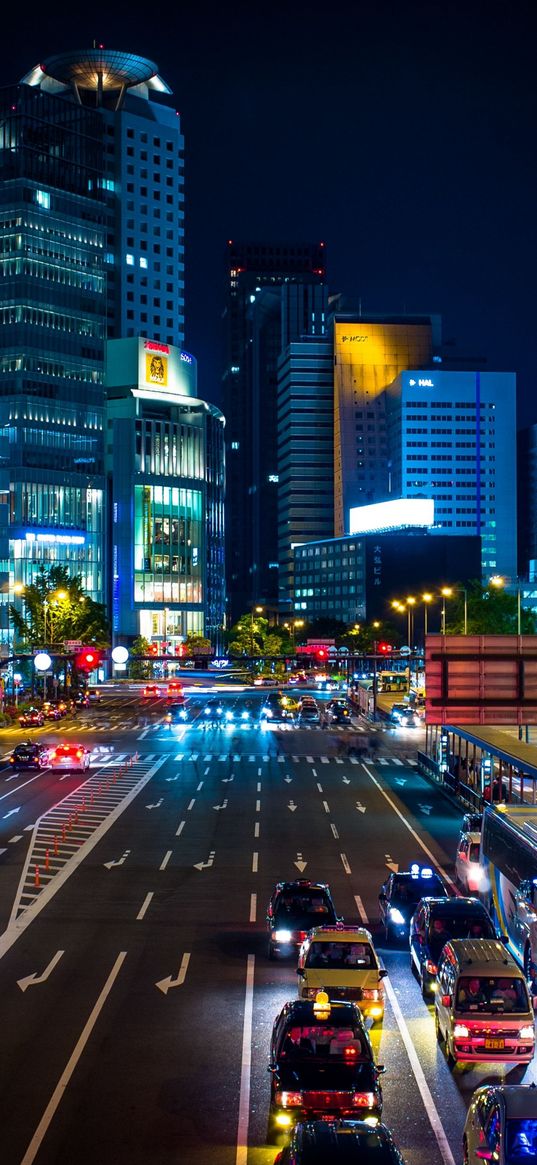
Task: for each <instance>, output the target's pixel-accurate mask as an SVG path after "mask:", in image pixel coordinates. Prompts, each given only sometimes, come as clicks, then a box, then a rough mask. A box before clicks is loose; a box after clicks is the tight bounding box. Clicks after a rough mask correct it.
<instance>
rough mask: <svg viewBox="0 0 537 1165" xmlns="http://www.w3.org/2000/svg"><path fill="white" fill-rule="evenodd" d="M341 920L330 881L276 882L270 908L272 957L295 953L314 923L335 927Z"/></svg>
mask: <svg viewBox="0 0 537 1165" xmlns="http://www.w3.org/2000/svg"><path fill="white" fill-rule="evenodd" d="M338 921H340V919H338V916H337V914H336V908H335V906H334V902H333V899H332V894H331V893H330V887H329V885H328V883H327V882H311V881H310V880H309V879H307V878H297V879H296V880H295V881H294V882H277V883H276V886H275V887H274V890H273V891H272V894H271V896H270V902H269V904H268V907H267V929H268V957H269V959H276V958H278V956H280V957H282V958H284V957H286V956H289V955H291V954H293V952H295V951H297V950H298V949H299V947H300V945H301V943H302V942H303V941H304V939H305V937H306V935H307V933H308V931H309V930H311V928H312V927H313V926H319V923H321V924H322V925H325V924H326V925H328V926H335V924H336V923H337V922H338Z"/></svg>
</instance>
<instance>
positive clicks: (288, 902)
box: [275, 893, 336, 930]
mask: <svg viewBox="0 0 537 1165" xmlns="http://www.w3.org/2000/svg"><path fill="white" fill-rule="evenodd" d="M335 920H336V919H335V914H334V911H333V909H332V906H331V905H330V902H329V901H328V899H327V898H326V897H325V896H324V895H323V894H322V893H317V894H300V895H289V896H288V897H285V896H284V897H282V898H280V900H279V902H278V903H277V906H276V911H275V921H276V923H277V925H278V926H285V925H287V926H289V925H291V924H292V925H293V926H295V927H297V928H298V929H299V930H311V928H312V927H313V926H326V924H327V923H328V922H335Z"/></svg>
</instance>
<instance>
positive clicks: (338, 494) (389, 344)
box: [334, 317, 433, 537]
mask: <svg viewBox="0 0 537 1165" xmlns="http://www.w3.org/2000/svg"><path fill="white" fill-rule="evenodd" d="M432 354H433V322H432V319H431V317H407V318H402V319H401V318H400V319H398V320H396V319H393V320H385V321H382V320H381V321H379V320H376V321H375V320H371V319H367V318H360V319H354V320H343V319H341V318H340V319H338V318H337V317H336V320H335V322H334V524H335V531H334V532H335V535H336V537H340V536H342V535H343V534H345V533H347V524H348V517H349V508H350V506H359V505H362V504H364V505H365V504H368V503H369V502H376V501H384V500H386V499H387V498H389V497H390V493H391V481H390V465H389V461H388V455H387V443H386V413H385V396H384V391H385V389H386V388H387V387H388V385H389V384H391V383H392V382H393V381H394V380H395V378H396V377H397V376H398V375H399V373H400V372H403V371H405V370H407V369H409V368H420V367H423V366H427V365H429V363H430V361H431V359H432Z"/></svg>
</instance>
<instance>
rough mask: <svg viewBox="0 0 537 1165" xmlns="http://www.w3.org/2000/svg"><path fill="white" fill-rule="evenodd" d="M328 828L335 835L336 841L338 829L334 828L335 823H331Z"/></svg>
mask: <svg viewBox="0 0 537 1165" xmlns="http://www.w3.org/2000/svg"><path fill="white" fill-rule="evenodd" d="M330 829H331V830H332V833H333V834H334V837H335V839H336V841H337V839H338V838H339V833H338V831H337V829H336V827H335V825H334V824H333V823H332V825H331V826H330Z"/></svg>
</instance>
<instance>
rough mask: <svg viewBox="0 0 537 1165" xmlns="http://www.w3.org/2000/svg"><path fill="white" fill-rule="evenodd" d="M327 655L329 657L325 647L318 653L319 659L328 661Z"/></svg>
mask: <svg viewBox="0 0 537 1165" xmlns="http://www.w3.org/2000/svg"><path fill="white" fill-rule="evenodd" d="M327 655H328V652H327V651H325V649H324V647H320V648H319V650H318V652H317V659H326V658H327Z"/></svg>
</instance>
